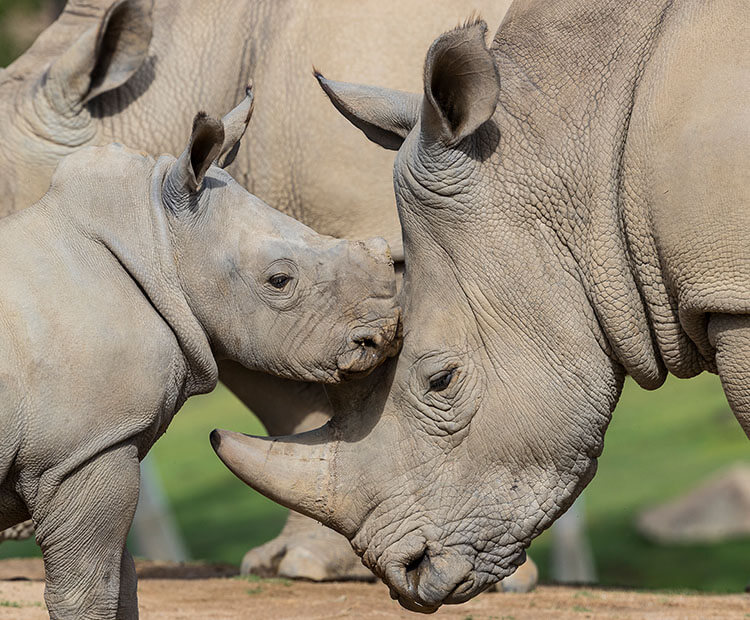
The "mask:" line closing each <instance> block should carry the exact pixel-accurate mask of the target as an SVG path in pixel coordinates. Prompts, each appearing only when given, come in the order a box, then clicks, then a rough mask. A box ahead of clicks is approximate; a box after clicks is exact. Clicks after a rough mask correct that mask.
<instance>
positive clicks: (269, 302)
mask: <svg viewBox="0 0 750 620" xmlns="http://www.w3.org/2000/svg"><path fill="white" fill-rule="evenodd" d="M251 112H252V95H251V93H250V91H248V97H247V98H246V99H245V101H243V102H242V103H241V104H240V105H239V106H238V107H237V108H236V109H235V110H233V111H232V112H230V113H229V114H228V115H227V116H226V117H224V119H223V121H218V120H215V119H212V118H210V117H207V116H205V115H204V114H199V115H197V116H196V117H195V121H194V123H193V131H192V135H191V137H190V142H189V144H188V146H187V148H186V149H185V151H184V152H183V153H182V155H180V157H179V158H178V159H177V160H173V162H172V163H171V164H170V165H169V168H168V170H167V171H166V173H165V174H164V180H163V185H162V191H161V193H160V196H159V197H158V200H161V202H162V203H163V208H165V210H166V212H167V214H168V218H169V226H170V233H171V235H172V244H173V247H174V255H175V260H176V264H177V270H178V273H179V278H180V284H181V286H182V288H183V290H184V292H185V294H186V297H187V299H188V303H189V304H190V307H191V310H192V311H193V313H194V314H195V315H196V317H197V318H198V320H199V321H200V322H201V324H202V325H203V327H204V329H205V331H206V333H207V335H208V337H209V339H210V341H211V345H212V349H213V351H214V354H215V355H216V357H217V358H219V359H230V360H233V361H236V362H239V363H240V364H242V365H243V366H245V367H246V368H249V369H253V370H261V371H266V372H271V373H273V374H276V375H279V376H283V377H287V378H291V379H300V380H306V381H325V382H337V381H340V380H341V379H343V378H346V377H347V376H350V375H353V374H361V373H366V372H368V371H370V370H372V369H373V368H374V367H375V366H377V365H378V364H379V363H380V362H382V361H383V360H384V359H385V358H386V357H388V356H390V355H393V354H394V353H395V349H396V346H397V343H398V332H399V318H400V316H399V315H400V311H399V308H398V305H397V303H396V283H395V275H394V271H393V262H392V260H391V256H390V252H389V249H388V246H387V244H386V243H385V241H383V240H382V239H371V240H369V241H345V240H340V239H334V238H332V237H326V236H322V235H319V234H317V233H316V232H315V231H313V230H311V229H310V228H308V227H307V226H304V225H303V224H301V223H300V222H298V221H296V220H294V219H292V218H291V217H288V216H286V215H284V214H283V213H280V212H279V211H276V210H275V209H273V208H271V207H269V206H268V205H267V204H265V203H264V202H263V201H262V200H260V199H259V198H257V197H255V196H253V195H252V194H250V193H248V192H247V191H246V190H245V189H244V188H242V187H241V186H240V185H239V184H238V183H236V182H235V181H234V180H233V179H232V177H230V176H229V174H227V173H226V172H224V171H223V170H222V169H221V168H220V167H218V166H215V165H212V164H213V163H214V162H215V161H216V160H217V158H218V159H220V160H223V161H222V164H223V165H227V163H228V162H229V161H230V160H231V159H232V158H233V155H234V154H235V153H236V152H237V147H238V143H239V139H240V137H241V136H242V134H243V133H244V130H245V128H246V126H247V123H248V121H249V118H250V114H251Z"/></svg>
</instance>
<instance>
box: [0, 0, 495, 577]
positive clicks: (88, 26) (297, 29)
mask: <svg viewBox="0 0 750 620" xmlns="http://www.w3.org/2000/svg"><path fill="white" fill-rule="evenodd" d="M113 4H114V5H115V9H114V10H112V9H110V10H109V11H108V12H107V9H108V8H109V7H110V6H112V5H113ZM509 4H510V0H460V1H457V0H431V1H430V2H402V1H400V0H361V1H358V2H341V1H339V0H298V1H295V2H288V1H284V2H281V1H278V0H221V1H213V0H212V1H211V2H206V1H205V0H155V2H154V3H153V9H151V3H150V0H129V1H127V2H121V1H119V2H117V3H114V2H113V0H94V1H90V0H87V1H84V0H70V1H69V2H68V4H67V8H66V10H65V12H64V13H63V14H62V15H61V17H60V18H59V19H58V21H57V22H56V23H54V24H53V25H52V26H50V27H49V28H48V29H47V30H46V31H45V32H44V33H42V35H41V36H40V37H39V38H38V39H37V41H36V42H35V44H34V45H33V46H32V47H31V49H30V50H29V51H27V52H26V53H25V54H24V55H23V56H21V57H20V58H19V59H18V60H16V61H15V62H14V63H13V64H12V65H10V66H9V67H8V68H7V69H6V70H4V71H0V136H2V140H0V171H2V174H0V195H2V196H4V197H6V198H8V197H10V200H6V201H5V202H3V203H2V204H0V214H3V213H8V212H12V211H15V210H18V209H20V208H23V207H25V206H28V205H29V204H31V203H32V202H34V201H35V200H37V199H38V198H39V197H40V196H41V195H42V194H43V193H44V192H45V191H46V189H47V186H48V183H49V178H50V176H51V174H52V171H53V170H54V167H55V165H56V163H57V162H58V161H59V160H60V158H61V157H63V156H64V155H65V154H68V153H70V152H72V151H74V150H75V149H78V148H80V147H82V146H86V145H91V144H107V143H109V142H112V141H113V140H116V141H120V142H123V143H124V144H132V145H137V146H138V148H141V149H144V150H145V151H147V152H149V153H151V154H154V155H156V154H159V153H163V152H178V151H179V150H180V149H181V148H182V147H183V144H182V143H181V140H182V138H183V136H185V135H187V133H188V132H189V129H190V127H189V117H187V116H186V114H184V111H185V110H189V111H191V112H192V111H194V110H196V109H202V110H206V111H207V112H209V113H212V114H218V113H221V112H223V111H224V110H227V109H229V108H231V107H232V106H233V105H234V103H235V102H236V101H237V99H238V97H239V96H240V95H241V94H242V93H243V91H244V88H245V85H246V84H247V82H248V80H249V79H250V78H252V79H253V80H254V82H255V85H256V90H257V91H258V92H259V93H260V97H259V98H258V101H257V104H256V108H255V113H254V119H255V120H254V130H253V132H252V135H249V136H246V137H245V139H244V140H243V142H242V146H241V148H240V150H239V152H238V153H237V156H236V159H235V162H234V164H233V165H232V167H230V168H229V171H230V172H231V173H232V174H233V176H234V177H235V178H236V179H237V180H238V181H239V182H240V183H241V184H242V185H244V186H245V187H246V188H247V189H249V190H250V191H251V192H253V193H254V194H255V195H257V196H259V197H260V198H261V199H263V200H265V201H266V202H267V203H269V204H271V205H273V206H274V207H276V208H278V209H279V210H281V211H283V212H284V213H287V214H289V215H292V216H293V217H295V218H297V219H299V220H300V221H302V222H303V223H305V224H307V225H308V226H311V227H313V228H314V229H315V230H317V231H319V232H321V233H325V234H329V235H334V236H341V237H347V238H367V237H372V236H380V237H383V238H385V239H386V240H387V241H388V242H389V244H390V246H391V248H392V251H393V254H394V258H396V259H397V260H398V259H399V258H400V257H402V254H403V253H402V251H401V249H400V248H401V231H400V226H399V222H398V216H397V213H396V206H395V201H394V199H393V184H392V180H391V177H392V166H393V155H392V154H391V153H388V152H386V151H382V150H380V149H378V148H377V147H375V146H373V145H371V144H368V143H367V140H365V139H364V138H362V137H361V136H359V135H357V134H356V132H353V131H351V127H350V126H349V124H348V123H347V122H346V120H344V119H343V118H341V117H340V115H339V114H338V113H337V112H336V111H335V110H334V109H332V108H331V106H330V104H329V103H328V101H327V100H326V98H325V96H324V95H322V94H321V92H320V90H319V88H318V85H317V83H316V82H315V79H314V78H313V76H312V67H313V63H315V64H316V65H318V66H320V67H324V68H325V69H326V71H328V72H330V73H332V74H333V73H335V74H336V75H338V76H340V77H342V78H344V79H355V78H356V79H358V80H361V79H364V80H368V81H371V82H373V83H385V84H388V85H389V86H391V87H393V88H399V89H406V90H416V89H417V88H418V87H419V68H420V66H421V64H422V62H423V60H424V52H425V49H426V48H427V46H428V45H429V44H430V42H431V41H432V40H433V39H434V37H435V36H436V35H437V34H439V33H440V32H442V31H444V30H445V29H446V28H450V27H452V26H454V25H455V24H457V23H459V22H460V21H462V20H464V19H465V18H466V17H467V15H470V14H471V13H472V12H473V11H479V12H480V13H481V14H482V16H483V17H484V18H485V19H487V20H488V21H489V23H490V24H493V25H494V26H497V25H499V23H500V20H501V18H502V16H503V15H504V13H505V11H506V9H507V7H508V5H509ZM220 377H221V379H222V381H224V382H225V383H226V384H227V385H228V386H229V387H230V389H232V391H233V392H235V394H237V395H238V396H239V397H240V398H241V400H243V402H245V404H247V405H248V406H249V407H250V408H251V409H252V410H253V411H254V412H255V413H256V415H258V417H259V418H260V420H261V421H262V422H263V424H264V425H265V427H266V428H267V429H268V431H269V432H270V433H272V434H285V433H290V432H296V431H299V430H304V429H307V428H314V427H315V426H318V425H320V424H322V423H323V422H324V421H325V420H326V419H327V416H328V411H329V404H328V401H327V398H326V397H325V394H324V392H323V390H322V389H321V388H320V386H315V385H310V384H304V383H298V382H290V381H283V380H280V379H278V378H275V377H270V376H267V375H263V374H261V373H254V372H251V371H248V370H246V369H243V368H241V367H239V366H237V365H236V364H232V363H230V362H222V363H221V364H220ZM357 569H359V570H360V571H361V570H362V567H361V566H359V562H358V561H357V559H356V558H355V557H354V555H353V554H352V553H351V551H350V550H349V547H348V544H347V543H346V541H345V540H344V539H343V538H342V537H340V536H338V535H337V534H335V533H333V532H329V531H328V530H323V529H321V528H320V527H318V526H317V524H315V523H311V522H310V521H309V520H308V519H300V518H299V517H297V518H296V519H295V516H294V515H293V516H292V517H291V518H290V528H289V531H288V532H287V534H285V535H282V536H281V537H280V538H279V539H278V540H276V541H275V542H273V543H271V544H269V545H268V546H266V547H264V548H261V549H259V550H257V551H256V552H255V553H251V554H250V555H249V556H248V558H247V561H246V562H245V564H244V565H243V570H255V571H262V572H265V573H269V574H275V573H276V572H277V571H278V572H280V573H281V574H282V575H285V576H292V577H296V576H301V577H307V578H311V579H322V578H331V577H340V576H343V575H347V574H349V573H350V572H351V571H352V570H354V571H356V570H357ZM359 574H360V575H361V574H362V573H361V572H360V573H359Z"/></svg>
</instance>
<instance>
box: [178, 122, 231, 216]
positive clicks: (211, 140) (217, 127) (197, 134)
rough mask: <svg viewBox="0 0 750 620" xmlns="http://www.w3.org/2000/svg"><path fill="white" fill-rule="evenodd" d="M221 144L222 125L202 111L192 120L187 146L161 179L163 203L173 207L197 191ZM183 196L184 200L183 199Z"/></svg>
mask: <svg viewBox="0 0 750 620" xmlns="http://www.w3.org/2000/svg"><path fill="white" fill-rule="evenodd" d="M223 144H224V125H222V123H221V121H218V120H216V119H215V118H211V117H210V116H208V115H207V114H206V113H205V112H199V113H198V114H196V116H195V119H193V131H192V133H191V134H190V142H189V143H188V145H187V148H186V149H185V150H184V151H183V152H182V154H181V155H180V156H179V157H178V158H177V161H176V162H174V164H172V168H171V169H170V170H169V173H168V175H167V178H166V180H165V182H164V194H165V199H166V202H167V204H169V205H170V206H171V207H172V208H173V209H175V210H179V208H180V207H181V206H182V205H183V204H186V203H189V202H190V200H189V197H190V196H192V195H194V194H196V193H198V191H199V190H200V188H201V184H202V183H203V177H205V176H206V172H207V171H208V169H209V168H210V167H211V164H212V163H213V162H214V160H215V159H216V158H217V157H218V156H219V153H220V152H221V148H222V145H223ZM186 199H187V200H186Z"/></svg>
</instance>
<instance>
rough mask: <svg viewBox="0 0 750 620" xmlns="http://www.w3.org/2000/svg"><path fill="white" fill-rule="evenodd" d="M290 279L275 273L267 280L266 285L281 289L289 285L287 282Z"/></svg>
mask: <svg viewBox="0 0 750 620" xmlns="http://www.w3.org/2000/svg"><path fill="white" fill-rule="evenodd" d="M291 279H292V278H291V277H289V276H288V275H286V274H285V273H277V274H274V275H272V276H271V277H270V278H268V283H269V284H270V285H271V286H273V287H274V288H278V289H282V288H284V287H285V286H286V285H287V284H288V283H289V280H291Z"/></svg>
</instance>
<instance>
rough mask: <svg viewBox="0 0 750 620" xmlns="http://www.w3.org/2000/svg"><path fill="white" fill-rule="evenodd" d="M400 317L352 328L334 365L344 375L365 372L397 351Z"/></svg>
mask: <svg viewBox="0 0 750 620" xmlns="http://www.w3.org/2000/svg"><path fill="white" fill-rule="evenodd" d="M399 344H400V317H399V315H398V313H396V316H394V317H393V318H392V319H389V320H382V321H379V322H378V323H377V324H374V325H366V326H360V327H357V328H355V329H354V330H352V332H351V334H350V336H349V342H348V347H347V350H346V351H344V353H342V354H341V355H339V357H338V360H337V361H336V366H337V367H338V369H339V371H341V373H343V374H344V375H350V374H360V373H366V372H369V371H370V370H372V369H373V368H375V367H376V366H378V365H379V364H380V363H381V362H383V361H385V359H386V358H388V357H392V356H393V355H395V354H396V353H397V352H398V346H399Z"/></svg>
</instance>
